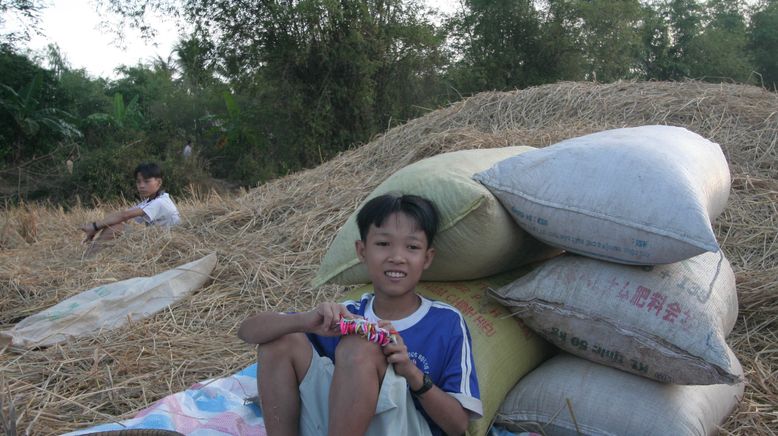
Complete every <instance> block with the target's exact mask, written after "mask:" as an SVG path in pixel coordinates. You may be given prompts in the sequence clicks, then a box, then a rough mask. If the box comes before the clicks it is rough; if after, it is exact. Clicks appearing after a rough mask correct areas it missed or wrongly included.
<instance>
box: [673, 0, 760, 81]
mask: <svg viewBox="0 0 778 436" xmlns="http://www.w3.org/2000/svg"><path fill="white" fill-rule="evenodd" d="M706 9H707V11H706V12H707V13H706V17H705V18H706V23H705V25H704V27H703V29H702V31H701V33H700V34H699V35H698V36H697V37H696V38H694V39H692V40H691V41H690V42H689V43H688V45H687V47H686V52H685V55H684V58H685V61H684V63H685V64H686V65H688V75H689V77H693V78H707V79H708V80H713V81H719V80H721V79H731V80H735V81H737V82H741V83H744V82H746V81H748V79H749V76H750V75H751V71H753V66H752V65H751V62H750V61H749V59H748V53H747V50H746V45H747V33H746V19H745V16H744V15H743V10H744V2H742V1H738V0H711V1H709V2H708V3H707V5H706Z"/></svg>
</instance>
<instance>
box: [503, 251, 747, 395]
mask: <svg viewBox="0 0 778 436" xmlns="http://www.w3.org/2000/svg"><path fill="white" fill-rule="evenodd" d="M490 294H491V295H492V296H493V297H495V298H496V299H497V300H498V301H500V302H501V303H502V304H504V305H506V306H509V309H510V310H511V311H512V312H513V313H514V314H515V315H516V316H518V317H519V318H521V319H522V320H524V322H525V323H526V324H527V325H528V326H529V327H530V328H532V329H533V330H535V331H537V332H538V333H540V334H541V335H542V336H543V337H545V338H546V339H547V340H549V341H550V342H552V343H553V344H554V345H556V346H558V347H560V348H562V349H564V350H566V351H568V352H570V353H573V354H576V355H578V356H580V357H583V358H584V359H587V360H591V361H594V362H598V363H601V364H603V365H608V366H612V367H614V368H618V369H621V370H624V371H628V372H631V373H634V374H637V375H640V376H643V377H649V378H652V379H654V380H658V381H662V382H667V383H675V384H706V385H707V384H716V383H735V382H738V381H739V380H738V376H737V375H736V374H735V372H734V366H733V365H734V364H735V362H734V361H733V359H732V356H731V355H730V354H729V353H727V343H726V341H725V338H726V336H727V335H728V334H729V332H730V331H731V330H732V327H733V326H734V324H735V320H736V319H737V311H738V306H737V292H736V290H735V274H734V273H733V272H732V268H731V267H730V265H729V262H728V261H727V259H726V258H725V257H724V254H723V253H722V252H721V251H719V252H718V253H704V254H701V255H699V256H695V257H693V258H691V259H687V260H685V261H683V262H677V263H673V264H669V265H658V266H654V267H639V266H630V265H620V264H616V263H610V262H604V261H601V260H597V259H591V258H587V257H583V256H577V255H573V254H565V255H562V256H559V257H557V258H554V259H551V260H549V261H547V262H544V263H542V264H540V265H539V266H537V267H536V268H535V270H533V271H532V272H531V273H529V274H527V275H525V276H523V277H521V278H519V279H517V280H516V281H514V282H513V283H511V284H509V285H507V286H504V287H502V288H500V289H498V290H497V291H491V292H490Z"/></svg>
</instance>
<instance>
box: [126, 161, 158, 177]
mask: <svg viewBox="0 0 778 436" xmlns="http://www.w3.org/2000/svg"><path fill="white" fill-rule="evenodd" d="M138 174H140V175H142V176H143V178H144V179H150V178H152V177H157V178H159V179H161V178H162V168H160V167H159V165H157V164H155V163H154V162H146V163H142V164H140V165H138V166H137V167H135V171H133V173H132V176H133V177H138Z"/></svg>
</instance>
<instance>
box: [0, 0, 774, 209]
mask: <svg viewBox="0 0 778 436" xmlns="http://www.w3.org/2000/svg"><path fill="white" fill-rule="evenodd" d="M100 4H101V6H102V8H103V9H102V10H103V12H104V13H106V14H116V13H118V14H119V16H120V17H123V18H124V19H125V20H127V21H129V23H130V24H132V25H135V26H137V27H138V28H140V29H142V30H150V28H149V27H144V26H145V22H144V17H145V15H144V14H146V13H149V12H150V11H156V12H160V13H164V14H170V15H178V16H181V17H184V18H185V19H186V21H187V22H189V23H191V24H192V26H193V27H192V28H193V29H194V30H192V31H191V33H190V34H189V35H187V36H186V37H184V38H183V39H181V40H180V41H179V42H178V44H177V45H176V47H175V49H174V50H173V52H172V53H171V55H170V57H169V58H167V59H161V58H160V59H155V60H151V61H149V62H148V63H147V64H139V65H125V66H120V67H119V70H118V78H117V79H115V80H106V79H103V78H92V77H90V76H89V75H88V74H86V73H85V72H84V71H83V70H78V69H73V68H71V67H70V66H69V65H67V62H66V60H65V59H64V58H63V56H61V54H60V52H59V50H58V49H57V48H56V47H52V49H51V50H50V51H49V53H48V54H47V55H46V60H45V62H44V63H38V61H36V60H34V59H32V58H31V57H30V56H29V55H27V54H25V53H24V52H23V50H22V48H21V47H20V45H21V44H22V42H20V41H21V40H20V39H19V36H18V35H15V36H14V37H13V39H12V38H10V37H8V38H6V39H5V40H4V41H3V44H2V49H1V50H0V83H1V84H2V85H3V86H2V89H0V161H1V162H2V163H1V164H0V185H2V186H0V188H3V187H4V189H2V190H0V195H3V196H4V197H6V198H9V197H10V198H18V197H19V195H27V196H30V195H32V194H35V195H38V196H40V197H46V196H49V197H51V196H53V197H56V198H60V199H66V198H68V197H72V196H73V195H74V194H75V193H78V194H79V195H82V196H83V195H89V194H90V193H91V194H96V195H99V196H100V197H102V198H104V197H110V196H115V195H119V194H120V193H121V190H122V189H126V187H124V188H121V187H120V185H121V183H119V182H118V181H117V183H100V182H104V181H105V180H106V177H108V176H107V174H106V173H105V171H107V170H108V169H111V170H116V171H119V170H120V169H121V168H123V165H124V166H126V164H125V163H124V161H125V160H136V159H142V158H146V159H147V160H152V159H153V160H158V161H160V162H162V163H163V165H167V166H169V167H170V168H171V170H177V174H178V175H180V176H181V177H183V180H181V183H180V184H179V186H182V187H185V186H186V185H187V184H188V183H189V182H191V181H195V180H198V179H203V178H206V176H213V177H216V178H220V179H228V180H231V181H233V182H237V183H240V184H244V185H251V184H255V183H257V182H261V181H263V180H267V179H270V178H273V177H277V176H280V175H283V174H286V173H288V172H290V171H295V170H298V169H301V168H306V167H311V166H315V165H317V164H319V163H320V162H322V161H323V160H327V159H329V158H331V157H333V156H334V155H336V154H337V153H339V152H341V151H343V150H346V149H348V148H349V147H352V146H354V145H358V144H360V143H364V142H367V141H368V140H370V139H371V138H372V137H373V136H374V135H376V134H378V133H380V132H382V131H384V130H385V129H386V128H387V127H390V126H391V125H393V124H396V123H400V122H404V121H406V120H408V119H411V118H414V117H416V116H418V115H420V114H422V113H423V112H424V111H427V110H430V109H434V108H435V107H438V106H440V105H443V104H447V103H450V102H452V101H454V100H458V99H460V98H462V97H463V96H466V95H470V94H473V93H476V92H479V91H484V90H506V89H514V88H524V87H527V86H534V85H539V84H543V83H549V82H555V81H559V80H596V81H601V82H610V81H615V80H620V79H638V80H683V79H686V78H693V79H700V80H708V81H721V80H725V81H736V82H743V83H753V84H758V85H761V84H764V86H766V87H768V88H770V89H774V88H775V86H776V83H778V64H777V62H778V61H776V59H778V0H762V1H760V2H758V3H756V4H755V5H752V6H749V5H747V4H746V3H745V2H743V1H741V0H709V1H693V0H656V1H639V0H616V1H604V0H547V1H544V2H535V1H530V0H510V1H508V0H497V1H492V0H465V1H464V2H463V3H462V6H463V8H462V9H461V10H460V11H458V12H457V13H456V14H455V15H454V16H451V17H443V18H439V19H436V18H435V17H434V16H432V15H430V12H429V11H428V10H427V9H426V8H425V7H424V6H423V5H421V4H420V3H418V2H415V1H410V0H404V1H403V0H340V1H332V0H294V1H279V0H267V1H262V2H249V4H247V3H246V2H229V1H228V2H217V3H213V2H210V1H206V0H184V1H181V2H179V1H173V0H102V1H101V3H100ZM23 6H24V7H27V8H28V9H26V10H24V11H22V12H24V13H26V14H28V15H29V16H31V17H34V16H35V14H34V13H33V12H36V11H40V10H41V9H42V8H43V7H44V5H43V3H41V2H36V1H32V2H17V1H15V0H0V9H2V10H3V11H7V10H13V9H14V8H21V7H23ZM30 8H32V9H30ZM31 10H32V12H31ZM42 64H45V65H46V66H45V67H44V66H41V65H42ZM187 138H192V139H194V143H195V148H196V150H197V153H198V155H199V157H200V160H196V161H195V163H194V168H196V170H194V169H192V168H188V169H185V170H184V169H183V167H180V165H183V160H182V159H181V156H180V151H181V148H182V147H183V144H184V142H185V141H186V139H187ZM74 150H75V151H74ZM73 153H75V154H76V156H75V157H76V159H75V165H74V174H73V176H67V177H65V176H64V175H63V174H62V171H61V163H62V161H64V159H67V157H68V156H70V155H72V154H73ZM49 155H51V157H50V158H49V159H48V160H45V159H44V160H41V156H49ZM31 161H34V162H37V163H36V164H35V165H36V166H35V168H36V170H35V171H37V174H42V175H44V176H45V177H38V179H46V178H48V179H49V181H50V182H49V183H47V184H41V183H38V185H37V186H31V187H28V188H25V189H19V188H18V187H19V186H21V185H22V184H21V183H20V180H22V178H23V177H22V176H20V174H21V173H22V171H21V168H31V166H30V165H29V162H31ZM44 161H45V162H47V163H44ZM46 165H49V166H50V168H48V167H46ZM57 165H59V166H57ZM189 165H190V166H191V165H192V163H190V164H189ZM54 167H56V169H55V168H54ZM55 175H57V176H56V177H55ZM58 177H59V178H58ZM28 178H30V177H28ZM30 179H32V178H30ZM52 180H53V181H54V182H52ZM14 186H16V187H17V188H15V189H16V191H14V189H12V188H13V187H14ZM98 186H102V188H98ZM21 191H24V192H23V193H22V192H21Z"/></svg>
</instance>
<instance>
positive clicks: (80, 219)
mask: <svg viewBox="0 0 778 436" xmlns="http://www.w3.org/2000/svg"><path fill="white" fill-rule="evenodd" d="M646 124H668V125H675V126H683V127H687V128H688V129H690V130H692V131H694V132H697V133H699V134H701V135H703V136H705V137H707V138H709V139H711V140H713V141H714V142H717V143H719V144H720V145H721V147H722V148H723V150H724V154H725V155H726V157H727V160H728V161H729V164H730V170H731V174H732V191H731V193H730V199H729V203H728V207H727V209H726V210H725V212H724V213H723V214H722V215H721V216H720V217H719V218H718V219H717V221H716V222H715V229H716V233H717V236H718V239H719V242H720V243H721V246H722V247H723V250H724V252H725V254H726V256H727V257H728V259H729V260H730V262H731V263H732V265H733V268H734V270H735V272H736V276H737V287H738V296H739V305H740V312H739V317H738V321H737V324H736V326H735V329H734V331H733V332H732V334H731V335H730V336H729V338H728V342H729V344H730V345H731V346H732V348H733V349H734V350H735V352H736V354H737V356H738V358H739V359H740V361H741V362H742V364H743V367H744V369H745V371H746V378H747V386H746V390H745V397H744V399H743V401H742V402H741V404H740V407H739V409H738V410H737V411H735V413H734V414H733V415H732V416H731V417H730V418H729V420H728V421H727V422H726V423H725V424H724V426H723V430H722V432H723V433H724V434H736V435H754V434H765V435H768V434H776V433H778V286H777V285H776V282H777V281H778V218H776V217H777V216H778V211H777V210H776V204H778V95H777V94H775V93H769V92H766V91H764V90H762V89H760V88H756V87H750V86H743V85H730V84H721V85H714V84H703V83H698V82H683V83H665V82H637V83H635V82H619V83H615V84H607V85H601V84H593V83H559V84H554V85H547V86H541V87H536V88H531V89H526V90H522V91H515V92H501V93H498V92H494V93H482V94H478V95H476V96H473V97H471V98H469V99H466V100H464V101H461V102H458V103H455V104H453V105H451V106H449V107H446V108H443V109H440V110H437V111H434V112H431V113H429V114H427V115H426V116H424V117H421V118H418V119H415V120H412V121H410V122H408V123H406V124H404V125H402V126H399V127H396V128H393V129H391V130H389V131H387V132H386V133H385V134H383V135H381V136H379V137H377V138H375V139H374V140H373V141H371V142H370V143H368V144H365V145H363V146H361V147H358V148H354V149H353V150H350V151H348V152H344V153H342V154H340V155H339V156H337V157H335V158H334V159H332V160H330V161H327V162H324V163H322V165H320V166H319V167H317V168H313V169H310V170H307V171H302V172H299V173H296V174H292V175H289V176H287V177H284V178H281V179H278V180H274V181H271V182H269V183H266V184H264V185H261V186H259V187H257V188H255V189H252V190H250V191H247V192H242V193H240V194H238V195H230V196H220V195H218V194H215V193H208V192H198V191H197V190H196V189H193V190H192V192H191V193H190V195H189V196H187V198H179V199H177V200H178V204H179V208H180V210H181V213H182V216H183V219H184V224H183V225H182V226H180V227H178V228H176V229H174V230H173V231H172V232H169V233H168V232H164V231H159V230H155V229H148V230H147V231H137V232H132V233H129V234H127V235H125V236H123V237H122V238H120V239H119V240H117V241H115V242H114V243H113V244H112V245H111V246H110V247H107V248H106V249H104V250H103V251H101V252H100V253H99V254H98V255H96V256H94V257H91V258H84V257H83V254H84V246H82V245H81V244H80V243H79V242H80V240H81V234H80V231H79V230H78V229H77V227H78V225H80V224H81V223H85V222H90V221H93V220H94V219H96V218H98V217H101V216H102V215H103V214H104V213H106V212H107V211H110V210H112V209H114V208H117V207H120V206H122V205H119V204H108V205H101V206H100V207H96V208H93V207H83V206H80V205H76V206H74V207H73V208H71V209H69V210H68V211H67V212H65V211H64V210H63V209H61V208H56V207H51V206H45V205H29V206H27V207H23V208H6V209H5V210H3V211H0V330H4V329H8V328H11V327H12V326H13V325H14V324H15V323H17V322H19V321H20V320H21V319H23V318H24V317H26V316H28V315H32V314H34V313H36V312H38V311H40V310H43V309H45V308H47V307H50V306H52V305H54V304H56V303H57V302H59V301H61V300H62V299H64V298H67V297H69V296H71V295H74V294H76V293H78V292H80V291H83V290H86V289H90V288H92V287H95V286H97V285H100V284H104V283H109V282H113V281H117V280H122V279H126V278H130V277H136V276H148V275H152V274H155V273H158V272H161V271H163V270H166V269H169V268H172V267H175V266H177V265H180V264H183V263H186V262H189V261H192V260H195V259H198V258H200V257H202V256H203V255H205V254H207V253H210V252H214V251H215V252H216V253H217V255H218V264H217V266H216V269H215V270H214V272H213V277H212V280H211V281H210V282H209V284H207V285H206V287H204V288H202V289H200V290H199V291H197V292H196V293H195V294H194V295H193V296H191V297H189V298H187V299H185V300H184V301H182V302H181V303H179V304H177V305H175V306H173V307H171V308H169V309H168V310H166V311H163V312H161V313H158V314H156V315H155V316H153V317H151V318H149V319H147V320H144V321H142V322H137V323H134V324H131V325H130V326H128V327H125V328H122V329H120V330H117V331H111V332H104V333H102V334H100V335H98V336H96V337H89V338H81V339H77V340H72V341H69V342H67V343H65V344H61V345H57V346H52V347H49V348H45V349H34V350H22V349H4V350H0V399H2V411H3V413H4V416H6V417H9V416H10V415H12V414H15V419H16V420H17V426H16V430H17V433H18V434H26V433H28V432H29V433H30V434H56V433H63V432H66V431H70V430H75V429H78V428H83V427H86V426H89V425H93V424H96V423H102V422H109V421H114V420H120V419H125V418H129V417H132V416H133V415H134V414H135V413H137V412H138V411H139V410H140V409H142V408H144V407H146V406H148V405H149V404H151V403H152V402H154V401H155V400H157V399H159V398H161V397H163V396H165V395H168V394H170V393H172V392H177V391H180V390H183V389H186V388H187V387H188V386H190V385H191V384H193V383H194V382H196V381H199V380H203V379H206V378H210V377H219V376H224V375H227V374H230V373H233V372H235V371H237V370H238V369H240V368H243V367H245V366H246V365H248V364H250V363H251V362H252V361H253V359H254V351H253V349H252V348H251V347H249V346H247V345H245V344H243V343H242V342H241V341H239V340H238V339H237V337H236V336H235V333H236V330H237V327H238V325H239V324H240V322H241V321H242V320H243V319H244V318H245V317H246V316H248V315H250V314H251V313H253V312H254V311H258V310H266V309H273V310H304V309H307V308H309V307H310V306H311V305H313V304H315V303H317V302H320V301H322V300H325V299H335V298H337V297H338V295H339V294H340V293H341V292H342V289H341V288H339V287H336V286H324V287H321V288H317V289H313V288H311V287H310V285H309V282H310V280H311V279H312V278H313V276H314V274H315V272H316V270H317V267H318V263H319V261H320V259H321V258H322V256H323V254H324V252H325V251H326V249H327V247H328V245H329V243H330V241H331V240H332V239H333V238H334V236H335V233H336V232H337V230H338V228H339V227H340V226H341V225H342V224H343V223H344V222H345V220H346V218H347V217H348V216H349V214H350V213H351V212H352V211H353V210H354V209H355V208H356V207H357V205H358V204H359V202H360V201H361V200H362V199H363V198H364V197H365V196H366V195H367V194H368V193H369V192H370V191H371V190H372V189H373V188H375V187H376V186H377V185H378V184H379V183H380V182H382V181H383V180H384V179H385V178H387V177H388V176H389V175H391V174H392V173H393V172H394V171H396V170H398V169H400V168H402V167H403V166H405V165H408V164H410V163H412V162H415V161H417V160H419V159H422V158H425V157H428V156H432V155H435V154H438V153H442V152H447V151H454V150H459V149H471V148H489V147H503V146H508V145H531V146H535V147H543V146H546V145H549V144H551V143H554V142H557V141H559V140H562V139H566V138H570V137H574V136H579V135H583V134H587V133H591V132H595V131H599V130H605V129H610V128H617V127H628V126H638V125H646ZM128 188H131V187H128ZM11 405H12V406H13V407H12V408H11ZM12 410H13V412H12Z"/></svg>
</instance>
